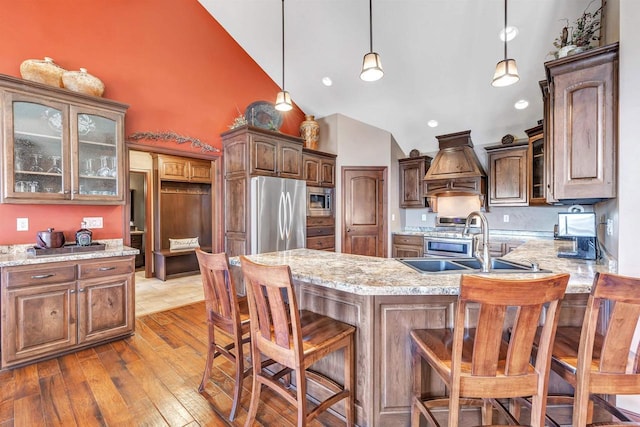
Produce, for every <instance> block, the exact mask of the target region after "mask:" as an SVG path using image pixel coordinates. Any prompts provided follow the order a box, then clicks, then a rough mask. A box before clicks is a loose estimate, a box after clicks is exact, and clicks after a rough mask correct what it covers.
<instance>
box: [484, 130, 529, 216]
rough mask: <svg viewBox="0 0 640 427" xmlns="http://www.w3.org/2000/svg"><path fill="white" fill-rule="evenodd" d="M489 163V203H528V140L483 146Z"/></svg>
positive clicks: (495, 204)
mask: <svg viewBox="0 0 640 427" xmlns="http://www.w3.org/2000/svg"><path fill="white" fill-rule="evenodd" d="M485 150H487V155H488V163H489V205H490V206H527V205H528V204H529V195H528V191H529V186H528V177H529V174H528V151H529V142H528V141H524V142H520V143H516V144H509V145H494V146H491V147H485Z"/></svg>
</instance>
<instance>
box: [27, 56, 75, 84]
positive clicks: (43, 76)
mask: <svg viewBox="0 0 640 427" xmlns="http://www.w3.org/2000/svg"><path fill="white" fill-rule="evenodd" d="M64 72H65V69H64V68H62V67H60V66H59V65H57V64H56V63H55V62H53V59H51V58H49V57H45V58H44V59H27V60H25V61H23V62H22V64H20V75H21V76H22V78H23V79H25V80H30V81H32V82H37V83H43V84H46V85H49V86H55V87H62V74H63V73H64Z"/></svg>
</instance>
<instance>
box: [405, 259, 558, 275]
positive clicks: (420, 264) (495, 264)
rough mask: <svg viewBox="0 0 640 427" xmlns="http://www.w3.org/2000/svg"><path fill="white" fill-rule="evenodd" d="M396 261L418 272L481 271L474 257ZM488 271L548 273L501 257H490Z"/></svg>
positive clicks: (480, 265) (480, 266)
mask: <svg viewBox="0 0 640 427" xmlns="http://www.w3.org/2000/svg"><path fill="white" fill-rule="evenodd" d="M398 261H400V262H401V263H403V264H405V265H407V266H409V267H411V268H413V269H414V270H416V271H418V272H420V273H458V274H461V273H481V272H482V263H481V262H480V261H479V260H477V259H476V258H399V259H398ZM489 272H490V273H550V271H549V270H542V269H540V268H538V267H537V266H535V267H534V266H532V265H527V264H521V263H518V262H514V261H508V260H506V259H502V258H492V259H491V265H490V271H489Z"/></svg>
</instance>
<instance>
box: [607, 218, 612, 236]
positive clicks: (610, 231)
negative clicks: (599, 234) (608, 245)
mask: <svg viewBox="0 0 640 427" xmlns="http://www.w3.org/2000/svg"><path fill="white" fill-rule="evenodd" d="M607 236H613V220H612V219H611V218H609V219H607Z"/></svg>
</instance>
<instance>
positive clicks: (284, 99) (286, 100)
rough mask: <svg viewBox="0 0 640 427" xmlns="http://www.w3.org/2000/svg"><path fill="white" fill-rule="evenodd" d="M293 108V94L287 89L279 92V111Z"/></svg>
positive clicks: (277, 104)
mask: <svg viewBox="0 0 640 427" xmlns="http://www.w3.org/2000/svg"><path fill="white" fill-rule="evenodd" d="M292 108H293V104H291V95H289V92H287V91H286V90H282V91H280V92H278V95H277V96H276V110H278V111H289V110H291V109H292Z"/></svg>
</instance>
